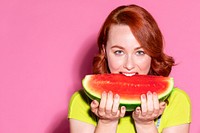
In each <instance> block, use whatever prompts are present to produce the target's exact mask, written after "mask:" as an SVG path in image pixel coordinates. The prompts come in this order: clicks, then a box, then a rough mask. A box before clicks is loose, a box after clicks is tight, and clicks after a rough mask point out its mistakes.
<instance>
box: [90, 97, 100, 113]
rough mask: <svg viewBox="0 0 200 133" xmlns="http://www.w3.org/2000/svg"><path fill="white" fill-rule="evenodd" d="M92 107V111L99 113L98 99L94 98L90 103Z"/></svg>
mask: <svg viewBox="0 0 200 133" xmlns="http://www.w3.org/2000/svg"><path fill="white" fill-rule="evenodd" d="M90 107H91V111H92V112H93V113H95V114H97V110H98V107H99V102H98V101H96V100H93V101H92V102H91V104H90Z"/></svg>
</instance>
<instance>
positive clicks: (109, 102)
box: [105, 91, 113, 114]
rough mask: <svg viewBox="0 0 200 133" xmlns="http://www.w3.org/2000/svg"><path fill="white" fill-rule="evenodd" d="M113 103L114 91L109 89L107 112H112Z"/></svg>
mask: <svg viewBox="0 0 200 133" xmlns="http://www.w3.org/2000/svg"><path fill="white" fill-rule="evenodd" d="M112 104H113V93H112V92H111V91H109V92H108V95H107V100H106V110H105V111H106V114H110V113H111V109H112Z"/></svg>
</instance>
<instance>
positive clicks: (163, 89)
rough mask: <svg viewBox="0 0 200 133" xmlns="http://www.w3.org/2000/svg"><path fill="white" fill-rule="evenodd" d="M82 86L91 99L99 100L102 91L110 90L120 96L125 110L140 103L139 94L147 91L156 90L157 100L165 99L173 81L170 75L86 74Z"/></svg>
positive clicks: (129, 109) (131, 108)
mask: <svg viewBox="0 0 200 133" xmlns="http://www.w3.org/2000/svg"><path fill="white" fill-rule="evenodd" d="M82 84H83V88H84V90H85V92H86V94H87V95H88V97H90V98H91V99H92V100H94V99H96V100H100V98H101V94H102V92H103V91H105V92H109V91H112V92H113V94H118V95H119V96H120V105H121V106H122V105H124V106H126V109H127V111H131V110H133V109H134V108H135V107H136V106H139V105H140V96H141V95H142V94H146V93H147V92H148V91H151V92H156V93H157V95H158V98H159V100H165V99H166V98H167V96H168V95H169V94H170V93H171V91H172V89H173V86H174V81H173V78H171V77H163V76H152V75H134V76H125V75H123V74H96V75H86V76H85V78H84V79H83V81H82Z"/></svg>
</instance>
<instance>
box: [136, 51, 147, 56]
mask: <svg viewBox="0 0 200 133" xmlns="http://www.w3.org/2000/svg"><path fill="white" fill-rule="evenodd" d="M144 54H145V52H144V51H143V50H138V51H136V55H144Z"/></svg>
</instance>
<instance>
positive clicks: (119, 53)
mask: <svg viewBox="0 0 200 133" xmlns="http://www.w3.org/2000/svg"><path fill="white" fill-rule="evenodd" d="M114 54H115V55H123V54H124V52H123V51H122V50H116V51H114Z"/></svg>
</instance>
